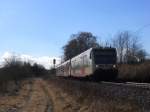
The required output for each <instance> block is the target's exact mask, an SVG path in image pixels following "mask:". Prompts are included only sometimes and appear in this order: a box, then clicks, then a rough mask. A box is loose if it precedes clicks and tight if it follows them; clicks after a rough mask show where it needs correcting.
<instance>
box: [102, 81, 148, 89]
mask: <svg viewBox="0 0 150 112" xmlns="http://www.w3.org/2000/svg"><path fill="white" fill-rule="evenodd" d="M100 83H101V84H110V85H116V86H130V87H141V88H147V89H150V83H137V82H123V83H119V82H106V81H101V82H100Z"/></svg>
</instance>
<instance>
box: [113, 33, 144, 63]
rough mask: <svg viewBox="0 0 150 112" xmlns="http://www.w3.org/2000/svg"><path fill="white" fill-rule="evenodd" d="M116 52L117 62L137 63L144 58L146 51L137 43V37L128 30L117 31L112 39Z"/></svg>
mask: <svg viewBox="0 0 150 112" xmlns="http://www.w3.org/2000/svg"><path fill="white" fill-rule="evenodd" d="M112 44H113V47H115V48H116V49H117V52H118V62H119V63H137V62H143V61H144V60H145V56H146V51H145V50H144V49H142V45H141V44H140V43H139V37H138V36H137V35H136V34H134V33H131V32H129V31H123V32H119V33H118V34H117V35H116V36H115V38H114V39H113V41H112Z"/></svg>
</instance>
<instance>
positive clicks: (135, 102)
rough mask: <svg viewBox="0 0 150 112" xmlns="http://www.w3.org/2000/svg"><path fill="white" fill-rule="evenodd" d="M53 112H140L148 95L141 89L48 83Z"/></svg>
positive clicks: (69, 82) (147, 108) (143, 109)
mask: <svg viewBox="0 0 150 112" xmlns="http://www.w3.org/2000/svg"><path fill="white" fill-rule="evenodd" d="M46 87H47V88H48V90H49V94H50V95H51V98H52V101H53V105H54V112H77V111H78V112H144V111H146V110H149V102H148V100H147V98H149V93H150V91H149V90H147V89H142V88H136V87H135V88H134V87H126V86H116V85H115V86H114V85H110V84H108V85H107V84H97V83H92V82H82V81H75V80H66V79H59V78H58V79H57V78H54V79H50V80H48V83H47V84H46Z"/></svg>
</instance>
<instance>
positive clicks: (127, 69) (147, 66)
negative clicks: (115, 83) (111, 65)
mask: <svg viewBox="0 0 150 112" xmlns="http://www.w3.org/2000/svg"><path fill="white" fill-rule="evenodd" d="M118 79H119V80H123V81H135V82H150V62H144V63H140V64H122V65H120V66H119V77H118Z"/></svg>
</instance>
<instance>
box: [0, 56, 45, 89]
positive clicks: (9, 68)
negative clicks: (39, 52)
mask: <svg viewBox="0 0 150 112" xmlns="http://www.w3.org/2000/svg"><path fill="white" fill-rule="evenodd" d="M45 74H47V70H45V68H44V67H43V66H41V65H38V64H33V65H31V64H30V63H29V62H22V61H19V60H16V58H14V57H12V58H11V59H9V60H6V62H5V65H4V67H3V68H1V69H0V91H1V92H5V91H6V90H7V85H8V84H9V82H14V85H17V86H19V84H20V81H21V80H23V79H25V78H31V77H40V76H43V75H45Z"/></svg>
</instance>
